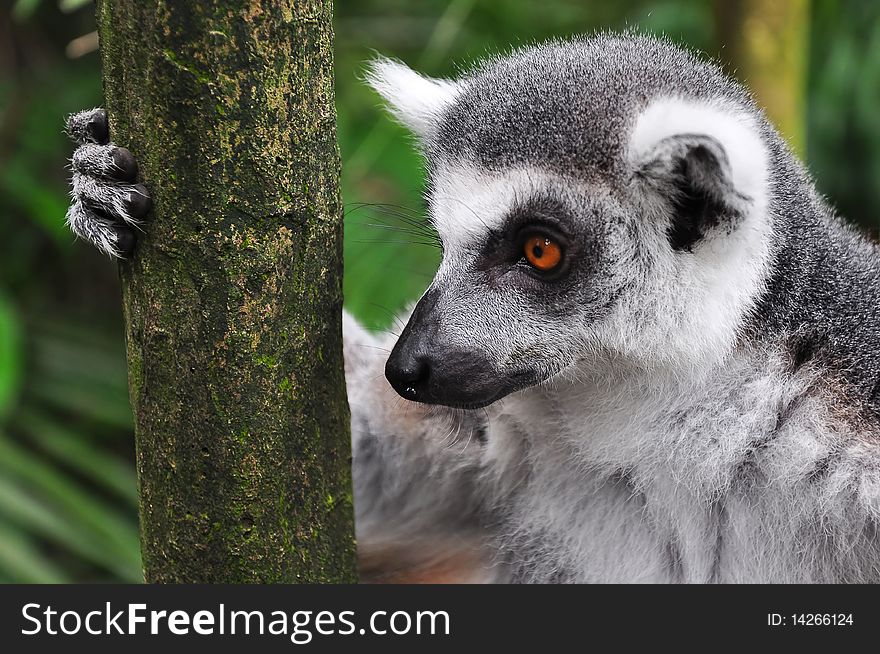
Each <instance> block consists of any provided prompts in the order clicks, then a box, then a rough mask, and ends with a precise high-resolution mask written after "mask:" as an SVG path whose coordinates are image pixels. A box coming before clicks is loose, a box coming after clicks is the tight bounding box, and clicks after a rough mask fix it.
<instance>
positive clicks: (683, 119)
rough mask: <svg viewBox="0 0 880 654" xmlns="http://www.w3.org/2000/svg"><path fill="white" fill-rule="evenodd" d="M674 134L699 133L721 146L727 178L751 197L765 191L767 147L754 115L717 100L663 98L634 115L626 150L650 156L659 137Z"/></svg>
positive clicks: (642, 157)
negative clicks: (724, 155) (728, 165)
mask: <svg viewBox="0 0 880 654" xmlns="http://www.w3.org/2000/svg"><path fill="white" fill-rule="evenodd" d="M676 135H703V136H709V137H712V138H713V139H715V140H716V141H717V142H718V143H719V144H721V146H722V147H723V148H724V151H725V153H726V155H727V158H728V162H729V164H730V168H731V177H732V179H731V182H732V183H733V185H734V187H735V188H736V190H737V191H739V192H740V193H742V194H744V195H746V196H747V197H749V198H750V199H752V200H759V201H760V200H762V199H764V196H765V195H766V193H767V188H766V186H767V177H768V175H767V151H766V148H765V146H764V143H763V141H762V140H761V137H760V134H759V132H758V128H757V126H756V125H755V121H754V118H752V117H751V116H750V115H748V114H746V113H745V112H744V111H742V110H738V109H736V108H733V107H728V106H725V105H724V104H723V103H720V102H714V103H712V102H700V101H694V100H688V99H684V98H674V97H673V98H663V99H661V100H657V101H655V102H653V103H652V104H651V105H649V106H648V108H647V109H645V111H644V112H642V114H641V115H640V116H639V117H638V119H637V121H636V125H635V128H634V130H633V132H632V135H631V137H630V153H631V157H632V158H633V159H634V160H635V161H636V162H643V161H644V160H645V158H647V157H650V156H651V152H652V150H653V149H654V148H655V147H656V146H657V145H658V144H659V143H660V142H661V141H662V140H663V139H666V138H668V137H671V136H676Z"/></svg>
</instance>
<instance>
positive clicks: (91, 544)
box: [0, 477, 143, 582]
mask: <svg viewBox="0 0 880 654" xmlns="http://www.w3.org/2000/svg"><path fill="white" fill-rule="evenodd" d="M0 520H2V521H8V522H9V523H10V527H9V530H10V531H12V529H15V528H17V530H18V531H20V532H21V533H23V534H31V535H33V536H38V537H40V538H44V539H46V540H47V541H48V542H50V543H52V544H54V545H56V546H58V547H61V548H63V549H64V550H68V551H70V552H72V553H74V554H77V555H79V556H80V557H82V558H83V559H84V560H86V561H89V562H91V563H92V564H93V565H95V566H96V567H97V568H100V569H107V570H109V571H110V572H113V573H115V574H116V575H118V577H119V578H120V579H123V580H126V581H130V582H140V581H143V579H142V574H141V572H140V569H139V568H138V567H137V566H135V565H133V564H132V563H131V562H130V561H126V560H119V559H118V558H117V557H115V556H113V555H112V554H111V555H108V554H107V552H106V548H105V547H104V546H103V545H102V543H101V541H100V539H96V538H95V536H94V534H92V532H90V531H89V530H87V529H83V528H82V525H79V524H77V523H75V522H73V521H72V520H71V518H70V517H68V516H67V515H65V514H64V512H63V511H62V510H60V509H59V508H57V507H51V506H50V505H48V504H47V503H46V502H45V501H41V500H37V499H35V498H34V497H32V496H31V495H30V494H29V493H27V492H26V491H25V490H24V489H23V488H22V487H20V486H18V485H15V484H13V483H12V482H10V481H8V480H5V479H4V478H2V477H0Z"/></svg>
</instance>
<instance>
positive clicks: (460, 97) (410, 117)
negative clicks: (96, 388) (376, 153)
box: [369, 35, 774, 407]
mask: <svg viewBox="0 0 880 654" xmlns="http://www.w3.org/2000/svg"><path fill="white" fill-rule="evenodd" d="M369 80H370V82H371V84H372V85H373V86H374V88H375V89H376V90H377V91H379V93H380V94H381V95H382V96H384V98H385V99H386V100H387V101H388V103H389V104H390V106H391V110H392V112H393V113H394V114H395V116H396V117H397V118H398V119H399V120H400V121H401V122H403V123H404V124H405V125H407V126H408V127H409V128H410V129H412V131H413V132H414V133H415V135H416V136H417V137H418V140H419V142H420V145H421V147H422V150H423V152H424V154H425V157H426V160H427V164H428V178H429V182H428V190H427V201H428V208H429V213H430V217H431V220H432V222H433V224H434V226H435V227H436V229H437V232H438V233H439V236H440V239H441V242H442V244H443V258H442V263H441V265H440V268H439V270H438V272H437V274H436V277H435V278H434V280H433V282H432V284H431V286H430V287H429V288H428V290H427V291H426V293H425V295H424V296H423V297H422V299H421V301H420V302H419V303H418V305H417V306H416V308H415V311H414V312H413V314H412V317H411V318H410V320H409V323H408V324H407V326H406V328H405V329H404V331H403V332H402V334H401V335H400V338H399V340H398V342H397V344H396V346H395V348H394V350H393V352H392V354H391V356H390V358H389V360H388V363H387V366H386V375H387V377H388V379H389V381H390V382H391V384H392V385H393V386H394V388H395V389H396V390H397V391H398V392H399V393H400V394H401V395H402V396H403V397H405V398H407V399H411V400H417V401H423V402H429V403H438V404H446V405H450V406H457V407H478V406H485V405H488V404H490V403H492V402H494V401H496V400H498V399H499V398H501V397H504V396H505V395H507V394H509V393H511V392H514V391H517V390H520V389H523V388H525V387H528V386H531V385H535V384H538V383H541V382H543V381H545V380H547V379H549V378H550V377H552V376H554V375H555V374H557V373H560V372H561V371H563V370H572V369H578V368H583V367H585V366H586V367H589V366H591V365H598V364H597V362H598V361H607V360H608V358H609V357H612V358H615V359H617V360H620V359H621V358H625V359H627V360H630V361H632V362H635V363H637V364H639V365H645V366H665V367H672V368H676V367H681V366H686V367H693V366H702V365H704V364H706V363H707V362H713V361H718V360H719V359H721V358H723V357H724V356H725V355H726V354H727V353H729V352H730V351H731V349H732V348H733V347H734V346H735V343H736V340H737V337H738V335H739V333H740V331H741V329H742V326H743V324H744V321H745V320H746V318H747V316H748V314H749V312H750V310H751V309H752V308H753V306H754V304H755V302H756V300H757V298H758V296H759V295H760V294H761V292H762V290H763V286H764V280H765V278H766V276H767V270H768V268H769V266H770V241H771V226H772V225H771V218H770V208H769V207H770V191H769V188H770V183H769V175H768V169H769V164H768V161H769V154H768V153H769V149H768V143H770V142H771V141H772V140H773V138H774V136H773V134H774V133H773V131H772V128H770V127H768V126H767V125H766V121H765V120H764V119H763V118H762V116H761V113H760V112H759V111H758V110H757V109H756V108H755V107H754V105H753V103H752V101H751V99H750V98H749V96H748V94H747V93H746V92H745V91H744V90H743V89H742V88H741V87H740V86H738V85H737V84H736V83H734V82H732V81H730V80H729V79H728V78H727V77H725V76H724V75H723V74H722V73H721V72H720V71H719V70H718V69H717V68H716V67H715V66H713V65H711V64H708V63H704V62H702V61H700V60H699V59H698V58H697V57H695V56H694V55H692V54H690V53H688V52H685V51H683V50H681V49H679V48H677V47H675V46H673V45H671V44H669V43H667V42H665V41H660V40H655V39H651V38H647V37H640V36H633V35H626V36H609V35H602V36H597V37H592V38H585V39H578V40H574V41H570V42H553V43H549V44H545V45H541V46H537V47H530V48H526V49H523V50H520V51H517V52H515V53H513V54H512V55H509V56H506V57H501V58H497V59H494V60H491V61H489V62H487V63H484V64H483V65H481V66H480V67H478V68H477V69H476V70H475V71H473V72H472V73H469V74H466V75H464V76H463V77H462V78H461V79H458V80H455V81H450V80H434V79H429V78H426V77H423V76H421V75H419V74H418V73H416V72H414V71H412V70H410V69H409V68H407V67H406V66H404V65H403V64H401V63H398V62H394V61H390V60H387V59H380V60H378V61H376V62H374V64H373V67H372V69H371V73H370V77H369Z"/></svg>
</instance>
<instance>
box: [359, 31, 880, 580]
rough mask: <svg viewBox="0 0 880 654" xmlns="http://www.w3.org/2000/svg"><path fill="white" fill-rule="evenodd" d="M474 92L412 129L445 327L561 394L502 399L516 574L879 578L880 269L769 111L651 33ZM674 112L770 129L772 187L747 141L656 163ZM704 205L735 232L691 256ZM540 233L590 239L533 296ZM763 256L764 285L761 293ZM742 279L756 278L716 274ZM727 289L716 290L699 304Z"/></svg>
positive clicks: (535, 50)
mask: <svg viewBox="0 0 880 654" xmlns="http://www.w3.org/2000/svg"><path fill="white" fill-rule="evenodd" d="M382 66H385V67H386V69H385V71H387V70H388V64H381V65H380V66H379V67H378V68H377V70H378V71H380V72H379V73H378V76H379V79H378V82H376V81H374V84H375V85H376V87H377V89H378V90H379V91H380V92H381V93H382V94H383V95H384V96H385V97H386V99H388V100H389V101H390V102H391V104H392V105H396V109H395V114H396V115H397V116H398V117H399V118H400V119H401V120H402V121H403V122H405V123H407V122H408V116H407V112H408V111H409V110H410V106H411V105H412V104H413V102H414V101H413V100H412V99H406V98H404V99H402V100H401V101H400V102H399V103H398V102H397V101H396V95H398V94H401V93H403V94H405V93H406V88H405V82H401V81H400V80H405V75H406V74H405V72H402V71H400V70H399V69H397V70H395V71H394V75H396V77H391V76H389V74H388V73H387V72H383V71H382V70H381V68H382ZM454 83H455V84H457V87H456V89H455V92H454V93H449V91H448V87H446V86H444V88H443V89H442V93H441V92H439V91H438V94H437V98H438V100H437V106H436V107H435V108H434V109H433V112H432V111H430V110H429V109H428V108H426V107H425V106H424V103H422V104H421V105H420V106H419V114H418V120H413V122H412V126H413V128H414V129H415V130H416V132H417V133H418V134H419V136H420V137H421V139H422V148H423V150H424V151H425V153H426V155H427V158H428V169H429V175H430V183H429V191H428V200H429V212H430V215H431V218H432V220H433V222H434V223H435V225H436V226H437V228H438V231H439V234H440V237H441V239H442V240H443V242H444V246H445V252H444V259H443V262H442V264H441V267H440V270H439V271H438V274H437V277H436V278H435V280H434V282H433V284H432V286H431V289H430V291H429V296H430V304H431V307H432V311H431V315H430V320H431V321H432V326H431V329H432V330H433V331H434V333H435V334H436V335H437V336H436V341H437V342H438V343H446V342H453V343H455V347H456V349H457V350H461V349H463V348H466V347H471V348H473V349H474V350H476V351H479V352H480V353H481V356H488V358H489V363H488V364H486V365H485V366H484V370H483V372H482V373H480V374H485V375H489V376H491V377H494V378H497V379H498V380H499V381H498V383H499V384H502V383H503V382H504V380H505V379H507V378H508V377H509V376H510V375H511V373H512V371H513V370H514V369H519V370H521V369H522V367H523V366H524V365H526V366H529V367H530V368H531V369H532V371H533V372H534V377H535V378H536V379H537V381H539V382H541V383H537V384H535V385H532V386H530V387H528V388H525V389H524V390H520V391H519V392H514V393H512V394H510V395H508V396H507V397H505V398H504V399H502V400H500V401H498V402H496V403H494V404H492V405H491V406H490V407H488V409H487V413H486V420H487V427H486V429H487V433H488V439H487V442H486V444H485V445H476V446H474V445H472V446H471V449H474V450H477V451H478V452H479V456H478V457H477V459H478V467H479V470H480V475H479V479H480V486H479V490H478V495H479V497H480V500H481V503H480V505H479V506H480V507H481V511H483V512H484V513H483V518H481V520H480V522H481V524H484V525H488V526H487V529H488V530H489V534H490V536H489V541H490V543H491V547H492V549H493V550H494V551H495V552H496V556H495V559H494V560H495V561H496V567H495V568H493V570H494V573H495V579H496V580H498V581H504V580H507V581H522V582H548V581H566V582H571V581H580V582H584V581H592V582H613V581H616V582H620V581H630V582H646V581H648V582H680V581H683V582H698V583H707V582H709V583H714V582H877V581H880V540H878V535H877V525H878V520H880V430H878V415H877V410H878V404H877V397H876V396H877V394H878V391H877V388H878V380H880V359H878V357H880V354H878V350H880V348H878V347H877V345H878V341H880V338H878V329H877V324H878V317H880V316H878V300H880V259H878V253H877V249H876V247H875V246H874V245H873V244H870V243H869V242H868V241H867V240H866V239H865V238H864V237H862V236H860V235H858V234H856V233H855V232H854V231H853V230H852V229H851V228H849V227H847V226H845V225H844V224H843V223H841V221H840V220H839V219H837V218H836V217H835V216H834V215H833V213H832V212H831V210H830V209H829V208H828V206H827V205H826V204H825V203H824V202H823V201H822V199H821V198H820V197H819V196H818V194H817V193H816V191H815V189H814V187H813V185H812V182H811V180H810V179H809V176H808V175H807V173H806V172H805V171H804V169H803V167H802V165H801V164H800V163H799V162H798V161H797V160H796V158H795V157H794V156H793V155H792V154H791V152H790V151H789V150H788V148H787V146H786V145H785V143H784V142H783V141H782V139H781V138H780V137H779V135H778V134H777V133H776V131H775V130H774V129H773V128H772V126H771V125H770V124H769V123H768V122H767V120H766V118H765V117H764V115H763V114H762V113H761V112H760V110H758V109H757V108H756V107H755V105H754V103H753V102H752V100H751V98H750V96H749V95H748V93H747V92H746V91H745V90H744V89H743V88H742V87H740V86H739V85H738V84H736V83H735V82H733V81H731V80H729V79H728V78H727V77H726V76H725V75H723V74H722V73H721V72H720V71H719V70H718V69H717V68H716V67H715V66H714V65H712V64H709V63H705V62H703V61H701V60H700V59H699V58H697V57H696V56H694V55H692V54H690V53H688V52H686V51H683V50H681V49H679V48H677V47H675V46H673V45H671V44H669V43H667V42H665V41H661V40H655V39H652V38H647V37H641V36H634V35H625V36H615V35H600V36H597V37H591V38H584V39H576V40H573V41H570V42H552V43H548V44H545V45H540V46H535V47H528V48H524V49H522V50H518V51H516V52H514V53H512V54H510V55H507V56H503V57H498V58H495V59H492V60H490V61H488V62H486V63H484V64H482V65H480V66H478V67H477V68H476V69H475V70H474V71H472V72H470V73H466V74H465V75H463V76H462V78H461V79H460V80H458V81H456V82H454ZM444 84H448V82H444ZM666 98H672V99H676V100H677V101H684V103H685V104H686V105H687V104H688V103H691V104H693V105H694V106H711V107H712V108H713V110H715V109H716V108H719V107H720V109H718V112H719V114H720V115H722V116H728V117H732V118H731V120H732V121H734V122H735V123H736V124H737V125H739V126H740V127H742V126H746V127H747V128H748V130H750V132H751V134H752V135H753V136H752V138H754V140H755V142H756V143H759V144H760V146H759V150H761V151H762V152H763V155H762V156H763V159H762V158H761V157H760V156H758V154H759V153H758V152H755V153H752V154H754V156H755V162H756V163H755V165H756V166H757V165H759V163H758V162H760V161H764V162H765V163H764V164H763V165H764V166H765V167H766V174H767V178H766V183H762V184H760V185H759V186H756V187H755V188H749V189H746V190H747V191H748V192H745V191H744V189H743V188H741V187H740V186H738V184H740V183H741V181H742V179H743V174H744V173H749V172H750V171H749V170H745V171H744V170H743V166H742V160H741V159H742V156H743V154H742V153H741V152H738V153H734V155H735V156H737V157H740V161H739V162H738V163H737V165H738V166H739V170H738V172H735V171H734V170H733V168H732V167H731V162H730V161H729V159H728V156H729V155H730V154H731V152H730V151H729V150H727V149H726V148H730V147H733V148H734V149H736V148H738V147H740V146H742V147H744V148H746V149H748V148H747V146H748V144H745V145H743V142H742V141H741V140H738V139H734V140H733V141H729V142H727V143H726V144H722V143H720V142H717V141H715V140H714V139H713V138H712V137H713V134H708V135H704V134H701V133H697V134H688V133H683V134H681V135H679V136H674V137H670V138H671V139H672V140H669V139H667V140H665V141H662V142H661V143H659V144H658V145H657V146H656V147H654V149H653V150H651V151H650V152H649V153H648V155H647V156H646V158H645V159H640V160H639V159H638V158H637V157H636V158H635V159H634V157H635V154H634V151H633V145H632V143H633V139H634V138H635V135H634V133H635V130H636V126H637V124H638V123H639V120H640V119H641V117H643V116H645V115H646V114H647V112H648V110H649V109H650V108H651V107H652V106H653V105H654V103H656V102H657V101H662V100H665V99H666ZM425 115H434V116H435V117H436V126H432V127H431V128H430V129H424V128H423V126H424V124H425V121H424V116H425ZM694 129H699V126H695V127H694ZM707 139H708V140H707ZM700 144H703V145H702V146H701V145H700ZM694 147H702V149H701V150H694ZM691 153H694V154H697V155H699V156H697V157H696V158H695V159H694V160H692V161H691V164H689V165H692V167H693V170H690V171H689V172H688V171H687V165H688V164H687V160H686V157H688V156H691ZM752 154H750V153H749V152H748V151H747V152H746V156H752ZM683 162H684V163H683ZM683 165H684V168H682V166H683ZM682 171H685V172H684V173H683V172H682ZM682 175H684V176H685V178H682ZM737 175H738V176H737ZM746 177H747V175H746ZM471 179H475V180H476V181H475V182H473V183H470V180H471ZM683 181H685V182H687V184H689V185H690V186H687V185H684V186H683V185H682V182H683ZM493 185H495V186H497V190H496V191H492V192H487V191H485V187H487V186H493ZM683 188H684V189H685V191H682V189H683ZM688 189H689V190H688ZM756 189H758V192H757V193H756V192H755V190H756ZM493 192H494V193H495V195H494V196H493V195H492V193H493ZM682 192H684V193H685V194H687V193H688V192H695V193H697V195H698V198H697V200H698V201H699V209H700V210H701V211H707V210H710V211H709V214H707V215H709V217H710V220H708V221H704V223H703V224H702V225H701V227H700V230H701V231H699V233H696V234H694V235H692V236H693V241H692V242H691V243H688V244H687V247H682V248H676V247H675V243H674V242H673V240H672V239H671V238H669V239H667V240H664V239H663V238H662V236H664V235H665V236H667V237H669V235H670V230H671V229H672V227H673V225H674V221H675V220H676V219H677V218H678V217H679V214H680V212H681V211H682V210H683V207H686V206H687V203H688V201H692V200H693V198H687V197H681V196H680V194H681V193H682ZM454 193H458V195H457V196H455V197H453V198H452V200H453V201H450V199H449V197H448V196H449V195H452V194H454ZM484 196H485V197H487V198H488V199H486V200H485V201H483V198H484ZM510 197H513V198H514V199H513V200H511V199H510ZM493 198H494V200H493ZM457 204H467V205H468V209H469V213H470V214H472V216H471V217H468V215H467V214H468V211H460V212H457V211H456V209H455V206H456V205H457ZM497 207H501V209H498V208H497ZM498 212H500V213H498ZM496 213H498V215H496ZM547 214H549V215H547ZM534 220H539V221H545V220H550V221H555V222H559V223H561V224H562V225H563V226H564V227H565V228H566V229H567V230H568V231H569V232H570V233H573V234H574V236H573V238H572V241H573V243H572V245H571V251H572V252H573V253H574V254H575V255H576V259H577V260H576V261H575V262H573V270H572V272H570V273H568V276H567V277H565V278H564V279H563V280H562V281H558V282H552V283H545V284H533V283H532V282H531V281H529V280H528V279H526V278H523V277H522V276H520V275H519V274H518V273H517V272H516V270H515V268H512V267H510V266H509V265H508V264H498V263H497V262H496V261H497V259H493V258H492V257H491V256H489V255H487V254H486V253H487V252H490V253H491V252H495V251H497V249H498V248H499V247H503V245H499V243H501V244H503V241H504V239H505V238H507V236H506V235H508V234H510V233H512V232H513V231H514V230H515V228H516V227H517V225H519V224H520V223H521V222H523V221H526V222H528V221H534ZM734 243H738V244H740V245H738V246H736V247H735V246H734V245H733V244H734ZM742 244H746V245H745V246H742ZM743 247H745V249H743ZM738 248H739V249H738ZM741 252H742V253H745V252H751V253H752V254H749V255H748V256H749V257H751V258H750V259H748V260H746V259H743V264H742V266H743V267H742V271H743V272H742V274H743V275H745V276H746V277H747V276H748V275H752V276H754V283H751V282H749V283H745V282H742V280H739V279H737V278H736V277H737V274H738V273H736V271H737V267H736V261H737V259H736V257H738V256H746V255H745V254H740V253H741ZM754 252H758V254H756V255H755V254H754ZM722 261H724V262H725V265H726V266H728V267H729V268H730V270H732V271H734V274H732V275H730V276H729V278H728V279H727V281H725V280H721V281H717V280H713V279H712V277H711V274H710V273H711V272H712V271H711V267H712V266H713V265H715V264H716V263H718V262H722ZM719 265H720V264H719ZM505 266H507V267H505ZM694 274H697V275H702V277H697V278H691V277H690V276H691V275H694ZM705 279H709V280H712V281H711V283H710V282H705V283H706V284H708V285H707V286H706V288H707V289H708V291H707V293H708V294H704V296H700V295H699V294H697V295H693V296H689V295H688V293H689V292H691V291H692V289H693V288H694V287H695V286H697V287H698V286H700V284H703V283H704V280H705ZM711 284H718V286H717V287H716V286H712V285H711ZM725 284H726V285H727V286H728V287H730V289H732V290H731V292H732V293H733V295H731V297H732V298H733V297H735V298H736V301H735V302H733V303H731V304H723V303H722V304H720V305H718V307H720V308H719V311H722V312H721V313H718V314H717V320H715V322H717V323H718V325H716V324H715V322H712V321H709V322H708V323H707V326H708V327H709V331H712V330H713V329H714V328H715V327H716V326H723V325H725V324H726V325H728V326H729V329H721V328H720V327H719V329H718V335H717V336H718V337H717V338H714V337H709V336H707V337H706V338H705V339H703V338H702V335H701V334H700V333H699V330H689V322H691V321H692V320H699V319H701V317H702V316H701V312H702V311H703V309H702V306H701V304H700V303H696V304H697V305H696V306H694V302H693V301H692V300H691V299H689V298H691V297H703V299H705V300H711V299H712V297H713V296H712V292H714V293H724V292H726V290H725ZM670 285H672V286H673V288H671V289H670ZM670 291H671V292H670ZM709 291H711V292H709ZM433 307H440V308H439V309H436V310H434V309H433ZM706 310H707V311H708V308H707V309H706ZM423 314H424V310H422V311H421V312H420V311H419V310H417V311H416V315H417V316H418V317H419V318H418V319H419V320H424V318H423V317H422V316H423ZM713 315H714V314H713ZM682 335H684V336H685V337H684V338H682ZM676 339H679V340H680V343H677V342H676ZM352 407H353V411H354V412H355V413H358V412H359V411H366V410H367V408H366V407H359V406H358V404H357V403H356V402H355V403H353V404H352ZM469 456H470V457H471V458H473V457H475V456H476V455H475V453H474V452H471V453H470V455H469ZM390 465H392V464H389V462H388V461H385V462H384V463H383V466H386V467H388V466H390ZM393 466H396V468H397V469H398V470H399V471H404V470H408V469H409V462H408V460H407V459H406V458H405V457H401V458H399V459H397V460H396V463H395V464H393ZM393 466H392V467H393ZM449 470H455V467H451V468H449ZM356 474H359V473H358V470H357V469H356ZM470 474H473V473H470ZM472 483H473V482H471V484H472ZM471 484H469V485H468V486H467V488H470V487H471ZM401 501H402V500H401ZM460 501H462V499H461V498H459V499H457V500H455V499H453V498H448V499H445V500H444V502H460Z"/></svg>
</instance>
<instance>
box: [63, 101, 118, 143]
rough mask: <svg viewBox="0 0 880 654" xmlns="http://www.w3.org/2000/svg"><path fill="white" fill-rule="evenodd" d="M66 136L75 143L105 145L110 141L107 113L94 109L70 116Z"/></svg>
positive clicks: (97, 108)
mask: <svg viewBox="0 0 880 654" xmlns="http://www.w3.org/2000/svg"><path fill="white" fill-rule="evenodd" d="M67 135H68V136H70V138H72V139H73V140H74V141H76V142H77V143H107V142H108V141H109V140H110V129H109V126H108V124H107V112H106V111H104V110H103V109H101V108H99V107H96V108H95V109H86V110H85V111H78V112H76V113H75V114H70V116H68V117H67Z"/></svg>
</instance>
